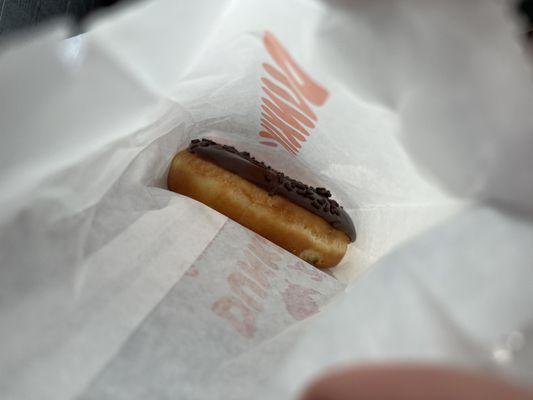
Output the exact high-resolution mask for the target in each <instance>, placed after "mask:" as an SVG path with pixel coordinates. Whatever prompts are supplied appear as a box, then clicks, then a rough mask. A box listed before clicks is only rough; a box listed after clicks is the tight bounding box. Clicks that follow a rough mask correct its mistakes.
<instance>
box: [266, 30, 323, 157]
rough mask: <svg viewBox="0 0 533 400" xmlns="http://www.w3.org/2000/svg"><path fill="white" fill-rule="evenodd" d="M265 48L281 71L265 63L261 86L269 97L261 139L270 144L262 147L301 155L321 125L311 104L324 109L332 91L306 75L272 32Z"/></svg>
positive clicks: (268, 34) (269, 33) (267, 36)
mask: <svg viewBox="0 0 533 400" xmlns="http://www.w3.org/2000/svg"><path fill="white" fill-rule="evenodd" d="M263 44H264V46H265V48H266V50H267V51H268V53H269V55H270V56H271V57H272V59H273V60H274V62H275V63H276V65H277V66H278V68H279V69H278V68H276V67H274V66H272V65H271V64H269V63H263V69H264V70H265V72H266V73H267V76H266V77H262V78H261V83H262V84H263V86H262V90H263V92H264V93H265V95H266V97H262V98H261V100H262V105H261V110H262V113H261V127H262V128H263V129H262V130H261V131H260V132H259V136H260V137H261V138H264V139H269V140H264V141H261V142H260V143H261V144H264V145H266V146H271V147H277V146H278V144H279V145H281V146H283V147H284V148H285V149H286V150H287V151H288V152H289V153H291V154H297V153H298V151H299V150H300V149H301V147H302V146H301V142H305V141H306V137H307V136H309V134H310V133H309V131H308V129H312V128H314V127H315V123H314V121H317V116H316V114H315V113H314V112H313V110H312V108H311V106H310V105H309V103H311V104H312V105H315V106H321V105H323V104H324V103H325V101H326V99H327V97H328V91H327V90H326V89H325V88H324V87H322V86H321V85H320V84H318V83H317V82H315V81H314V80H313V79H312V78H311V77H310V76H309V75H308V74H306V73H305V72H304V70H303V69H302V68H301V67H300V66H299V65H298V64H297V63H296V61H294V59H293V58H292V56H291V55H290V54H289V52H288V51H287V50H286V49H285V48H284V47H283V46H282V44H281V43H280V42H279V41H278V39H277V38H276V37H275V36H274V35H273V34H272V33H271V32H268V31H267V32H265V34H264V37H263Z"/></svg>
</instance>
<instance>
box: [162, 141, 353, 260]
mask: <svg viewBox="0 0 533 400" xmlns="http://www.w3.org/2000/svg"><path fill="white" fill-rule="evenodd" d="M167 182H168V188H169V189H170V190H172V191H174V192H176V193H180V194H182V195H185V196H188V197H191V198H193V199H195V200H197V201H200V202H202V203H204V204H205V205H207V206H209V207H211V208H213V209H215V210H217V211H218V212H220V213H222V214H224V215H226V216H227V217H229V218H231V219H233V220H235V221H237V222H238V223H240V224H241V225H243V226H245V227H247V228H248V229H251V230H253V231H254V232H256V233H258V234H259V235H261V236H263V237H265V238H266V239H268V240H270V241H271V242H273V243H275V244H277V245H278V246H280V247H282V248H284V249H285V250H287V251H289V252H291V253H292V254H294V255H296V256H297V257H299V258H301V259H303V260H304V261H306V262H308V263H310V264H312V265H314V266H316V267H318V268H331V267H334V266H335V265H337V264H338V263H339V262H340V261H341V259H342V258H343V257H344V254H345V253H346V249H347V246H348V244H349V243H350V242H354V241H355V238H356V232H355V227H354V224H353V222H352V220H351V218H350V216H349V215H348V214H347V213H346V211H345V210H344V209H343V208H342V207H341V206H340V205H339V204H338V203H337V202H336V201H335V200H333V199H332V198H331V193H330V192H329V190H327V189H325V188H321V187H317V188H314V187H312V186H308V185H305V184H303V183H302V182H299V181H297V180H295V179H292V178H289V177H288V176H286V175H285V174H283V173H281V172H279V171H276V170H275V169H273V168H271V167H270V166H268V165H266V164H265V163H263V162H261V161H257V160H256V159H255V158H254V157H252V156H251V155H250V154H249V153H248V152H239V151H238V150H236V149H235V148H234V147H232V146H227V145H221V144H218V143H216V142H213V141H212V140H208V139H201V140H199V139H196V140H193V141H191V143H190V145H189V147H188V148H187V149H186V150H183V151H181V152H179V153H178V154H176V156H174V158H173V160H172V163H171V166H170V169H169V173H168V181H167Z"/></svg>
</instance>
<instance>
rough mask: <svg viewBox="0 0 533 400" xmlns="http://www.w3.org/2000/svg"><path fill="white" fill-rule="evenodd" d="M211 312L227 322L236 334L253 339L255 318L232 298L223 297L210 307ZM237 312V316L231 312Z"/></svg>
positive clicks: (246, 308) (239, 302) (240, 303)
mask: <svg viewBox="0 0 533 400" xmlns="http://www.w3.org/2000/svg"><path fill="white" fill-rule="evenodd" d="M211 309H212V310H213V312H214V313H215V314H216V315H218V316H219V317H222V318H224V319H225V320H227V321H228V322H229V323H230V324H231V326H233V328H235V330H236V331H237V332H239V333H240V334H241V335H242V336H244V337H246V338H249V339H251V338H253V337H254V334H255V331H256V330H257V328H256V326H255V317H254V315H253V313H252V312H251V311H250V310H249V309H248V307H246V306H245V305H244V304H242V302H241V301H239V300H238V299H236V298H235V297H233V296H225V297H222V298H221V299H219V300H218V301H217V302H216V303H215V304H213V306H212V307H211ZM233 310H235V311H237V312H238V315H237V314H235V313H234V312H233Z"/></svg>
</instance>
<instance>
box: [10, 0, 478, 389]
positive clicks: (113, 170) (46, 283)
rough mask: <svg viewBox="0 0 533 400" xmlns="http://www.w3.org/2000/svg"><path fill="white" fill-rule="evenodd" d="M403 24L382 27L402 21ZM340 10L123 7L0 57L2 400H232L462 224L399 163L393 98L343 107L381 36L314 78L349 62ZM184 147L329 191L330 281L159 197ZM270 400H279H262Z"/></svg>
mask: <svg viewBox="0 0 533 400" xmlns="http://www.w3.org/2000/svg"><path fill="white" fill-rule="evenodd" d="M361 4H362V5H364V8H363V9H366V10H367V11H368V12H378V11H376V10H379V9H382V7H383V6H378V7H377V8H374V7H375V6H371V5H370V3H365V2H363V3H361ZM398 7H399V6H394V7H393V8H392V10H393V11H391V14H390V15H389V16H388V17H384V21H389V18H392V17H394V16H395V12H396V11H399V10H401V11H402V12H405V15H406V16H407V15H410V14H409V13H410V9H409V8H407V9H402V8H400V9H398ZM444 8H445V7H444ZM342 9H343V8H342V4H336V3H331V4H325V3H318V2H316V3H315V2H309V3H302V2H298V1H294V2H285V1H274V2H269V3H268V4H267V3H263V2H248V1H233V2H220V3H218V4H217V5H216V6H215V5H212V4H211V3H210V2H205V4H204V2H195V3H194V4H192V3H191V4H188V3H177V2H171V1H162V2H153V3H140V4H138V5H135V6H134V7H132V8H130V9H127V10H124V11H119V12H117V13H116V14H114V15H109V16H104V17H102V18H101V19H97V20H95V21H94V23H93V24H92V25H91V29H90V30H89V32H88V33H86V34H83V35H79V36H75V37H72V38H68V39H65V40H62V41H57V40H56V39H54V38H53V37H50V38H41V39H39V45H32V44H31V43H30V44H25V45H23V46H21V47H11V48H10V49H9V50H6V51H5V52H4V54H2V55H1V57H2V59H3V62H2V64H1V65H2V67H1V68H0V76H1V87H2V90H0V96H2V104H9V107H6V108H4V109H2V111H0V112H1V113H2V114H1V116H0V120H1V121H2V131H3V132H9V134H8V135H6V136H5V137H4V138H3V143H2V151H3V153H4V154H5V155H6V156H8V157H7V158H6V160H7V161H6V162H5V168H4V170H3V172H2V175H1V181H0V185H1V188H2V197H1V201H2V207H1V209H2V214H1V225H0V235H1V240H0V246H1V248H0V254H1V257H2V258H1V265H2V269H1V272H0V273H1V276H0V289H1V293H2V302H1V305H0V318H1V321H0V323H1V326H2V327H3V329H2V332H1V333H0V335H1V336H0V342H1V343H2V346H3V349H5V351H3V352H2V356H1V357H2V358H1V362H0V367H1V369H2V373H1V374H0V376H1V378H0V388H1V389H2V392H4V393H7V395H6V396H7V397H8V398H33V397H36V396H38V397H39V398H43V399H46V398H51V399H52V398H53V399H62V398H65V399H68V398H74V397H79V398H87V399H89V398H95V399H96V398H98V399H102V398H128V399H134V398H146V397H151V398H176V397H177V398H187V399H194V398H198V399H201V398H213V397H215V398H216V397H221V398H249V397H250V396H251V395H250V393H256V394H257V393H258V392H261V390H260V388H259V386H257V385H259V382H263V381H266V380H268V379H269V378H270V375H271V369H272V368H275V366H276V360H282V359H284V355H285V354H286V353H287V349H289V348H291V346H292V345H293V344H294V343H296V342H297V338H298V335H300V334H301V333H302V332H304V331H305V330H306V327H307V323H308V321H309V319H310V318H311V317H312V316H313V315H315V314H317V313H319V312H320V310H321V309H322V308H323V307H325V305H326V304H328V303H329V302H330V301H331V300H332V299H333V298H334V297H335V296H336V295H342V293H343V289H344V287H345V285H346V284H347V283H348V282H353V281H354V280H355V279H356V277H358V276H360V274H361V273H362V272H363V271H365V270H367V269H368V268H369V267H370V266H371V265H372V264H373V263H374V262H375V261H377V260H379V259H380V258H381V257H382V256H383V255H385V254H386V253H388V252H389V251H390V250H391V249H393V248H394V247H396V246H397V245H398V244H399V243H401V242H405V241H406V240H407V239H409V238H411V237H413V236H415V235H416V234H419V233H420V232H422V231H423V230H425V229H426V228H427V227H429V226H432V225H434V224H436V223H437V222H439V221H442V220H444V219H446V218H447V217H448V216H450V215H452V214H454V213H455V212H457V210H458V209H459V208H460V207H461V203H460V202H458V201H457V200H454V199H452V198H451V197H450V196H449V195H447V194H445V193H444V192H443V191H442V190H441V189H439V188H437V187H436V186H435V184H434V183H433V182H431V181H430V180H428V179H427V178H425V177H424V176H423V175H422V173H421V171H420V169H419V168H417V167H416V166H415V164H414V163H413V162H412V161H411V159H410V157H409V156H408V154H407V152H406V151H405V149H404V146H403V144H402V142H401V137H402V136H405V135H406V132H405V126H404V120H403V119H402V118H401V117H402V114H401V113H399V112H398V108H397V107H396V106H397V104H394V103H391V102H390V101H386V99H384V97H383V96H382V94H383V90H385V89H389V88H391V87H394V83H395V81H394V79H392V77H390V76H387V75H386V74H384V75H383V78H384V79H385V78H387V79H388V81H382V80H381V75H379V74H378V75H377V76H376V77H375V79H376V80H375V82H381V83H380V86H381V89H378V88H372V87H370V88H366V89H367V90H363V89H361V90H359V88H356V87H354V86H353V85H351V84H350V82H348V81H346V79H344V78H343V75H342V74H341V73H339V72H340V71H339V68H342V69H343V70H342V71H343V72H346V71H349V68H350V66H351V65H356V66H357V65H364V64H365V61H364V60H365V56H366V55H368V54H369V49H370V48H373V47H374V46H376V45H377V43H383V42H380V41H377V39H376V38H377V37H375V36H374V35H373V33H376V32H377V31H376V29H377V27H376V26H375V25H373V24H371V25H369V26H367V27H366V28H363V31H364V29H367V34H366V35H360V36H357V37H356V38H351V39H350V40H354V43H359V45H360V46H363V47H362V48H365V49H366V50H367V51H366V55H365V52H357V51H353V52H350V55H349V56H348V55H347V56H348V58H349V59H342V58H339V63H338V65H336V64H335V60H334V59H330V60H328V57H329V56H328V51H327V49H329V50H330V51H333V50H335V51H342V48H343V47H342V45H343V43H344V44H345V43H346V42H344V41H343V39H341V38H342V35H341V34H340V33H341V32H339V33H338V34H337V33H334V32H335V31H336V29H338V28H339V27H342V26H345V27H346V29H352V28H354V27H361V26H364V25H360V24H361V22H360V21H352V22H350V24H346V21H345V20H344V19H343V18H344V17H343V16H342V13H341V14H339V12H340V11H341V10H342ZM450 9H453V7H451V8H450ZM394 10H396V11H394ZM370 21H372V20H371V19H370ZM346 32H349V30H347V31H344V33H346ZM474 44H476V45H478V44H479V42H474ZM422 49H424V47H419V48H416V47H415V48H414V49H413V50H412V51H413V55H416V54H418V51H421V50H422ZM465 49H468V47H466V48H465ZM379 54H384V52H382V51H377V52H376V53H375V55H374V56H375V57H378V58H379V57H380V56H379ZM37 60H38V62H37ZM326 61H331V62H332V63H328V62H326ZM378 61H380V62H381V61H382V60H381V59H379V60H378ZM378 64H380V63H378ZM366 65H368V64H366ZM422 67H423V66H422V65H421V66H420V68H421V70H424V69H423V68H422ZM40 71H47V73H48V75H47V80H46V81H44V80H43V79H41V77H40V74H39V72H40ZM369 71H370V70H369ZM415 71H416V70H415ZM356 75H357V74H356ZM345 76H346V75H344V77H345ZM410 78H414V74H413V75H412V76H410ZM361 79H362V81H364V82H368V79H367V77H366V76H365V75H361ZM406 79H407V78H406ZM465 79H466V77H465ZM43 82H44V83H43ZM19 88H22V89H19ZM441 95H442V96H443V97H444V98H446V95H447V93H446V92H443V93H441ZM473 95H474V96H475V95H476V94H473ZM410 112H411V114H410V116H411V117H412V118H414V117H415V113H414V111H413V110H411V111H410ZM418 116H419V119H416V120H417V121H418V120H423V118H424V117H425V112H424V113H421V114H420V115H418ZM437 127H438V126H436V127H435V128H437ZM198 137H209V138H212V139H215V140H218V141H220V142H223V143H228V144H231V145H235V146H236V147H237V148H239V149H240V150H246V151H249V152H250V153H253V154H254V155H255V156H256V158H258V159H261V160H264V161H265V162H267V163H268V164H270V165H272V166H273V167H274V168H277V169H280V170H283V171H284V172H286V173H287V174H288V175H290V176H294V177H295V178H298V179H301V180H303V181H305V182H307V183H309V184H311V185H315V186H327V187H328V188H330V189H331V190H332V192H333V194H334V197H335V198H337V199H338V200H339V201H340V202H341V203H342V204H343V205H344V207H345V209H346V210H347V211H348V213H349V214H350V215H351V216H352V218H353V220H354V222H355V225H356V228H357V231H358V238H357V241H356V243H355V244H354V245H352V246H350V249H349V251H348V254H347V255H346V257H345V258H344V260H343V261H342V263H341V264H340V265H339V266H338V267H337V268H335V269H333V270H331V271H330V272H323V271H318V270H316V269H314V268H313V267H311V266H309V265H307V264H305V263H303V262H302V261H301V260H299V259H297V258H296V257H294V256H293V255H291V254H289V253H287V252H285V251H284V250H282V249H279V248H278V247H277V246H275V245H273V244H272V243H269V242H267V241H265V240H263V239H261V238H260V237H258V236H257V235H255V234H254V233H252V232H250V231H248V230H247V229H245V228H243V227H241V226H239V225H237V224H235V223H233V222H232V221H228V220H227V218H225V217H224V216H222V215H220V214H219V213H217V212H215V211H214V210H211V209H209V208H208V207H205V206H204V205H202V204H199V203H197V202H195V201H193V200H191V199H188V198H185V197H183V196H180V195H177V194H174V193H171V192H169V191H168V190H166V185H165V180H166V173H167V171H168V165H169V163H170V160H171V159H172V157H173V155H174V154H175V153H176V152H177V151H179V150H181V149H183V148H184V147H186V145H187V144H188V142H189V141H190V140H191V139H193V138H198ZM269 349H270V350H271V351H269ZM265 351H266V354H267V355H266V356H265ZM257 355H263V356H261V357H260V359H256V358H255V357H256V356H257ZM252 360H253V361H252ZM269 366H270V369H269V368H268V367H269ZM246 376H247V377H249V378H250V379H248V380H247V381H246V382H248V386H246V384H244V385H243V386H234V385H231V382H234V381H232V379H236V380H237V381H241V380H242V378H243V377H246ZM252 377H253V378H254V379H252ZM235 382H236V381H235ZM276 388H282V389H280V390H281V391H280V392H279V394H280V395H286V394H287V393H288V392H287V391H286V389H285V388H283V386H280V385H276V384H272V385H271V386H270V387H269V389H268V390H266V389H265V390H263V391H262V393H263V394H264V395H265V396H267V395H269V393H272V392H271V390H276ZM225 394H226V396H225ZM258 395H259V394H258Z"/></svg>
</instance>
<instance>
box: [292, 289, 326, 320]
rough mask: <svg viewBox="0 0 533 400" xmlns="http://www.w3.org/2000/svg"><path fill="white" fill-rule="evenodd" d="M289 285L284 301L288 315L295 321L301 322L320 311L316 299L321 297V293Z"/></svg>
mask: <svg viewBox="0 0 533 400" xmlns="http://www.w3.org/2000/svg"><path fill="white" fill-rule="evenodd" d="M287 283H288V286H287V288H286V289H285V290H284V291H283V301H284V303H285V307H286V308H287V311H288V313H289V314H290V315H291V316H292V317H293V318H294V319H296V320H298V321H301V320H302V319H305V318H308V317H310V316H311V315H314V314H316V313H317V312H318V311H319V307H318V303H317V302H316V301H315V297H317V296H321V295H322V294H321V293H320V292H318V291H316V290H315V289H311V288H306V287H304V286H301V285H298V284H296V283H291V282H289V281H287Z"/></svg>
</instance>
